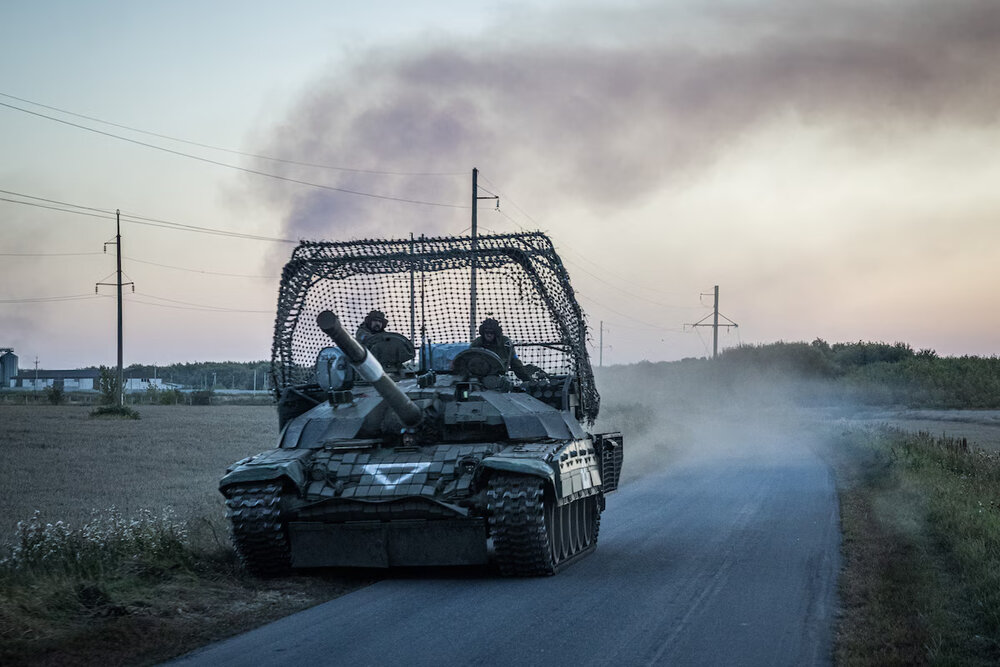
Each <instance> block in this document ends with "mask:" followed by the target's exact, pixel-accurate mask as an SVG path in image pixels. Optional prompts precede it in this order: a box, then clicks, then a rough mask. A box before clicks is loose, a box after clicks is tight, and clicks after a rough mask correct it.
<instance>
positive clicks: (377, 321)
mask: <svg viewBox="0 0 1000 667" xmlns="http://www.w3.org/2000/svg"><path fill="white" fill-rule="evenodd" d="M387 326H389V320H387V319H386V318H385V314H384V313H383V312H382V311H381V310H373V311H372V312H370V313H368V316H367V317H365V321H364V322H362V323H361V326H359V327H358V333H357V334H355V335H354V337H355V338H357V339H358V342H360V343H364V342H365V338H368V336H371V335H372V334H377V333H382V332H383V331H385V329H386V327H387Z"/></svg>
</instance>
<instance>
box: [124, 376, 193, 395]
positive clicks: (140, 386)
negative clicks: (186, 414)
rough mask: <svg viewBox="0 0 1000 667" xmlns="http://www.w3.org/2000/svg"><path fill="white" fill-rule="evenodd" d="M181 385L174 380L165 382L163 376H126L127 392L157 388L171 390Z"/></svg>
mask: <svg viewBox="0 0 1000 667" xmlns="http://www.w3.org/2000/svg"><path fill="white" fill-rule="evenodd" d="M180 388H181V385H179V384H174V383H172V382H164V381H163V378H125V393H126V394H132V393H135V392H137V391H147V390H149V389H157V390H160V391H170V390H171V389H180Z"/></svg>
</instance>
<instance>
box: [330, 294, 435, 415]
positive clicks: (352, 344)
mask: <svg viewBox="0 0 1000 667" xmlns="http://www.w3.org/2000/svg"><path fill="white" fill-rule="evenodd" d="M316 324H318V325H319V328H320V329H322V330H323V333H325V334H326V335H327V336H329V337H330V338H331V339H332V340H333V342H334V343H336V344H337V347H339V348H340V349H341V350H343V351H344V354H346V355H347V358H348V359H349V360H350V362H351V364H352V365H353V366H354V368H355V370H357V371H358V375H360V376H361V377H362V378H363V379H365V380H367V381H368V382H371V383H372V386H373V387H374V388H375V391H377V392H378V393H379V395H380V396H381V397H382V398H383V399H384V400H385V401H386V402H387V403H388V404H389V407H391V408H392V410H393V412H395V413H396V414H397V415H398V416H399V419H400V420H401V421H402V422H403V424H405V425H406V426H407V427H413V426H416V425H417V424H419V423H420V422H421V420H422V419H423V412H422V411H421V410H420V408H419V407H417V404H416V403H414V402H413V401H411V400H410V397H409V396H407V395H406V394H405V393H403V391H402V390H401V389H400V388H399V387H398V386H397V385H396V383H395V382H393V381H392V378H390V377H389V376H388V375H386V374H385V370H384V369H383V368H382V364H380V363H379V361H378V359H376V358H375V355H374V354H371V353H370V352H369V351H368V350H367V349H365V348H364V347H363V346H362V345H361V343H359V342H358V341H357V340H356V339H355V338H354V336H352V335H351V334H349V333H347V331H346V330H345V329H344V327H343V325H341V323H340V318H339V317H337V315H336V314H335V313H333V312H331V311H329V310H324V311H323V312H322V313H320V314H319V315H318V316H316Z"/></svg>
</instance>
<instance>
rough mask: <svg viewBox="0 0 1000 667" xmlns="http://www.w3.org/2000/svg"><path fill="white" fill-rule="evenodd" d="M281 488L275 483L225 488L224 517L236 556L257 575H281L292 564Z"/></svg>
mask: <svg viewBox="0 0 1000 667" xmlns="http://www.w3.org/2000/svg"><path fill="white" fill-rule="evenodd" d="M281 490H282V489H281V484H278V483H270V484H259V483H258V484H240V485H236V486H232V487H229V488H228V489H227V490H226V516H227V518H228V519H229V522H230V527H231V529H232V535H233V546H234V547H235V549H236V555H237V556H239V559H240V561H241V562H242V563H243V565H244V567H246V569H247V570H248V571H249V572H250V573H251V574H255V575H257V576H259V577H273V576H276V575H280V574H283V573H285V572H286V571H287V570H288V569H289V568H290V567H291V564H292V558H291V556H292V552H291V547H290V545H289V542H288V535H287V533H286V531H285V521H284V517H283V516H282V504H281Z"/></svg>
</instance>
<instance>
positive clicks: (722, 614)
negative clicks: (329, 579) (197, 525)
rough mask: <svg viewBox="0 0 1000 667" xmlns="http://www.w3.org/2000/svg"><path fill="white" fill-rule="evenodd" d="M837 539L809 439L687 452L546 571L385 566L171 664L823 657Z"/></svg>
mask: <svg viewBox="0 0 1000 667" xmlns="http://www.w3.org/2000/svg"><path fill="white" fill-rule="evenodd" d="M839 545H840V533H839V516H838V510H837V499H836V491H835V488H834V483H833V478H832V474H831V472H830V471H829V469H828V468H827V466H826V465H825V464H824V463H823V462H822V461H820V460H819V459H818V458H817V457H816V456H814V455H813V454H811V453H810V452H809V451H808V450H804V451H797V452H796V453H795V454H791V455H790V454H789V453H787V452H772V453H770V454H768V455H764V456H757V457H754V458H742V459H733V458H732V457H725V458H723V459H721V460H720V459H716V460H712V461H708V460H702V461H693V462H689V463H687V464H685V465H683V466H678V467H675V468H672V469H671V470H669V471H666V472H661V473H657V474H650V475H647V476H645V477H642V478H640V479H638V480H635V481H632V482H630V483H629V484H628V485H626V486H623V487H622V489H620V490H619V491H618V492H617V493H615V494H613V495H610V496H609V497H608V509H607V511H606V512H605V513H604V515H603V520H602V526H601V533H600V540H599V544H598V547H597V550H596V551H595V552H594V553H593V554H591V555H590V556H588V557H586V558H584V559H583V560H580V561H578V562H577V563H575V564H573V565H571V566H570V567H568V568H567V569H565V570H563V571H562V572H560V573H559V574H557V575H556V576H554V577H547V578H538V579H502V578H500V577H498V576H497V575H496V574H495V573H494V572H493V571H491V570H488V569H462V570H433V571H431V572H426V571H425V572H420V573H414V572H404V573H398V574H394V575H392V576H391V578H389V579H387V580H383V581H380V582H379V583H377V584H375V585H373V586H370V587H368V588H365V589H362V590H359V591H356V592H354V593H351V594H349V595H345V596H343V597H341V598H338V599H336V600H332V601H331V602H328V603H325V604H322V605H319V606H317V607H314V608H313V609H309V610H307V611H304V612H301V613H298V614H295V615H293V616H289V617H287V618H284V619H281V620H279V621H277V622H274V623H271V624H270V625H267V626H264V627H262V628H259V629H257V630H255V631H252V632H249V633H246V634H244V635H240V636H237V637H234V638H232V639H229V640H227V641H224V642H221V643H218V644H215V645H212V646H210V647H207V648H205V649H202V650H200V651H197V652H195V653H193V654H190V655H188V656H186V657H185V658H183V659H181V660H180V661H178V662H177V663H176V664H182V665H211V666H212V667H224V666H227V665H248V664H253V665H291V664H295V665H352V666H353V665H434V666H435V667H440V666H441V665H546V666H558V665H574V666H577V665H611V664H615V665H654V664H657V665H768V666H775V665H824V664H830V663H831V651H832V636H833V627H832V626H833V619H834V615H835V607H836V577H837V572H838V569H839V555H838V554H839Z"/></svg>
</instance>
